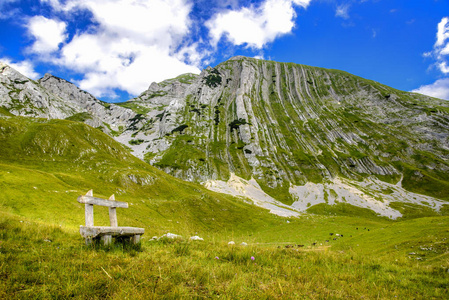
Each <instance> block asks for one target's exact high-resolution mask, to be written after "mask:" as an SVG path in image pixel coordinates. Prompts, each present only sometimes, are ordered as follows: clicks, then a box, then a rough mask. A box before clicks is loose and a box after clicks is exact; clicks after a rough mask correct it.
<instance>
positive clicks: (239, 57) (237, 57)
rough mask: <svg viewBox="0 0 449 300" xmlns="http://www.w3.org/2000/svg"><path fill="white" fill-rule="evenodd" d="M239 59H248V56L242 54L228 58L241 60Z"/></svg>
mask: <svg viewBox="0 0 449 300" xmlns="http://www.w3.org/2000/svg"><path fill="white" fill-rule="evenodd" d="M241 59H249V57H246V56H243V55H237V56H233V57H231V58H230V59H228V60H241Z"/></svg>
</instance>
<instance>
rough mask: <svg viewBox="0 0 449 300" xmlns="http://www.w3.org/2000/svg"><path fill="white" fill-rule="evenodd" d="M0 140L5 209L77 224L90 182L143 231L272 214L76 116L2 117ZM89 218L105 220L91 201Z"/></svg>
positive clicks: (267, 218) (122, 220)
mask: <svg viewBox="0 0 449 300" xmlns="http://www.w3.org/2000/svg"><path fill="white" fill-rule="evenodd" d="M0 144H1V145H2V147H1V148H0V165H1V168H0V188H1V190H2V193H1V195H0V207H1V208H2V210H3V211H7V212H9V213H11V214H15V215H19V216H25V217H28V218H31V219H34V220H41V221H43V222H46V223H51V224H58V225H60V224H61V225H65V226H69V227H71V228H76V227H77V226H79V225H81V224H83V223H84V208H83V206H82V205H81V204H79V203H78V202H76V198H77V197H78V196H79V195H81V194H84V193H86V192H87V190H89V189H93V190H94V194H95V196H98V197H106V198H107V197H109V196H110V195H111V194H115V195H116V199H117V200H118V201H126V202H129V203H130V208H128V209H119V211H118V218H119V225H120V224H121V225H128V226H141V227H145V228H147V230H148V231H147V232H148V235H158V234H162V233H163V232H166V231H167V230H170V231H177V232H178V233H180V232H182V233H185V234H191V233H195V232H201V233H205V234H206V233H212V232H215V231H217V230H223V229H228V230H229V231H232V230H238V228H241V227H243V228H256V227H257V226H260V225H261V224H265V223H270V222H275V221H276V220H277V218H276V217H274V216H272V215H269V214H267V213H266V211H264V210H262V209H259V208H257V207H255V206H252V205H248V204H245V203H243V202H242V201H240V200H236V199H234V198H232V197H228V196H225V195H221V194H217V193H214V192H211V191H208V190H206V189H204V188H203V187H201V186H200V185H197V184H191V183H186V182H183V181H181V180H179V179H176V178H174V177H171V176H169V175H167V174H165V173H163V172H162V171H159V170H158V169H156V168H154V167H151V166H149V165H148V164H146V163H144V162H142V161H140V160H139V159H137V158H135V157H134V156H132V155H131V154H130V153H129V151H128V150H127V149H126V148H125V147H123V146H122V145H121V144H119V143H117V142H115V141H114V140H113V139H112V138H110V137H109V136H107V135H105V134H103V133H102V132H100V131H99V130H96V129H93V128H91V127H89V126H87V125H84V124H82V123H78V122H71V121H66V120H51V121H47V120H43V119H29V118H18V117H14V118H1V119H0ZM247 216H256V218H251V219H250V218H248V217H247ZM95 219H96V221H97V222H96V224H98V225H107V224H108V216H107V209H103V208H102V207H98V208H97V207H95ZM236 225H239V227H238V228H236Z"/></svg>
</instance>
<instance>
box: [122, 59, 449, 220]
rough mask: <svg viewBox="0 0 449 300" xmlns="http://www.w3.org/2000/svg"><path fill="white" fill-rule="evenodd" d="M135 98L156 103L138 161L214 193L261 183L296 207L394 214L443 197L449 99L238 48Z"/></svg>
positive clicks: (436, 204)
mask: <svg viewBox="0 0 449 300" xmlns="http://www.w3.org/2000/svg"><path fill="white" fill-rule="evenodd" d="M168 90H171V91H173V92H172V94H169V93H167V91H168ZM175 91H176V92H175ZM169 100H171V101H169ZM131 104H136V105H137V104H138V105H139V106H140V107H147V108H148V109H151V112H150V113H148V114H147V115H148V116H150V117H151V118H152V121H153V125H152V128H151V130H152V131H151V130H150V131H149V132H144V133H141V132H139V133H138V135H137V136H138V137H139V139H140V140H141V141H143V143H142V144H143V145H144V146H145V148H146V149H147V150H146V151H147V152H146V153H145V155H144V158H145V160H146V161H148V162H149V163H151V164H153V165H154V166H156V167H158V168H160V169H162V170H164V171H165V172H167V173H169V174H172V175H174V176H176V177H179V178H182V179H185V180H190V181H199V182H206V185H207V186H209V187H215V188H217V190H222V191H227V192H232V193H236V194H241V195H242V194H244V193H238V190H239V189H242V188H243V189H246V190H248V189H249V188H251V189H256V190H257V192H258V193H260V192H264V193H265V194H264V195H263V197H265V198H266V199H271V200H272V199H273V198H275V199H276V200H280V201H282V202H283V203H284V204H287V205H292V207H293V208H295V209H299V210H305V209H307V208H308V207H310V206H313V205H316V204H320V203H324V204H332V203H335V202H348V203H351V204H353V205H357V206H362V207H369V208H371V209H374V210H376V211H377V212H378V213H381V214H383V215H387V216H392V217H397V216H400V213H399V211H400V210H401V205H399V204H398V203H396V204H393V205H389V204H390V203H395V202H409V203H410V202H411V203H418V204H420V205H421V204H423V203H427V204H429V205H430V206H432V207H435V208H437V209H438V207H440V206H441V205H443V203H444V202H441V201H438V200H436V199H434V198H438V199H444V200H448V199H449V195H448V193H447V192H446V191H447V190H448V188H449V186H448V180H449V176H448V174H449V173H448V171H449V164H448V161H447V159H448V158H449V156H448V154H449V152H448V150H449V148H448V145H449V139H448V137H449V103H448V102H447V101H444V100H439V99H433V98H430V97H427V96H423V95H419V94H413V93H407V92H403V91H398V90H395V89H393V88H390V87H387V86H384V85H382V84H379V83H377V82H374V81H370V80H366V79H363V78H360V77H357V76H354V75H351V74H348V73H346V72H342V71H337V70H327V69H322V68H315V67H309V66H303V65H297V64H290V63H278V62H272V61H262V60H256V59H250V58H245V57H235V58H232V59H230V60H229V61H227V62H224V63H222V64H220V65H218V66H217V67H216V68H208V69H206V70H204V71H203V72H202V73H201V74H200V76H198V77H197V78H194V79H193V80H192V81H190V82H186V83H184V84H183V85H181V84H180V82H179V81H178V82H177V81H174V82H172V83H171V84H170V87H168V86H166V85H164V87H163V88H158V85H155V84H153V85H151V86H150V88H149V89H148V90H147V91H145V92H144V93H143V94H142V95H141V96H139V97H138V98H136V99H132V100H130V101H128V105H131ZM155 104H158V105H159V107H156V106H155ZM140 146H142V145H140ZM236 180H237V184H236ZM423 194H424V195H427V196H430V197H427V196H424V195H423ZM253 198H260V195H259V196H256V197H253ZM432 199H433V200H432ZM253 200H254V199H253ZM393 207H395V208H393Z"/></svg>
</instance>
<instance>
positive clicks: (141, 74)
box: [41, 0, 207, 97]
mask: <svg viewBox="0 0 449 300" xmlns="http://www.w3.org/2000/svg"><path fill="white" fill-rule="evenodd" d="M41 2H45V3H47V4H49V5H51V6H52V7H53V9H54V10H56V11H58V12H59V13H62V14H66V16H67V18H68V19H69V20H70V19H71V15H73V13H74V12H75V11H80V10H87V11H89V12H90V13H91V14H92V21H93V22H95V25H92V26H91V27H90V28H89V29H88V30H85V31H80V32H77V33H76V34H75V35H74V36H73V37H72V39H71V40H70V41H67V42H66V43H65V44H64V45H63V46H62V47H61V49H60V50H59V51H58V52H57V55H53V57H52V58H50V57H48V58H47V60H48V61H49V62H53V63H56V64H58V65H60V66H62V67H65V68H68V69H71V70H74V71H77V72H79V73H82V74H84V77H83V78H82V79H81V80H79V81H78V82H77V83H78V84H79V85H80V87H81V88H82V89H85V90H87V91H89V92H91V93H92V94H94V95H95V96H97V97H104V96H108V97H113V95H114V90H115V89H117V88H118V89H121V90H124V91H126V92H128V93H130V94H132V95H137V94H139V93H141V92H143V91H144V90H145V89H147V88H148V86H149V84H150V83H151V82H153V81H162V80H164V79H167V78H170V77H175V76H177V75H179V74H182V73H187V72H192V73H199V71H200V70H199V65H200V63H201V59H202V58H203V55H207V52H200V51H197V50H196V48H197V45H196V44H193V43H187V42H186V38H187V37H188V35H189V34H190V28H191V23H192V21H191V20H190V18H189V14H190V12H191V9H192V4H191V1H190V0H152V1H147V0H132V1H129V0H115V1H110V0H67V1H58V0H41Z"/></svg>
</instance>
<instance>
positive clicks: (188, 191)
mask: <svg viewBox="0 0 449 300" xmlns="http://www.w3.org/2000/svg"><path fill="white" fill-rule="evenodd" d="M0 145H1V147H0V189H1V193H0V299H68V298H70V299H105V298H110V299H160V298H165V299H179V298H188V299H189V298H222V299H336V298H349V299H353V298H354V299H355V298H357V299H361V298H363V299H447V298H449V291H448V289H449V272H448V270H449V243H448V241H447V239H448V238H449V217H447V216H443V215H438V214H435V215H430V216H429V213H428V212H422V213H420V209H419V207H417V208H415V209H411V210H410V211H409V212H408V214H407V215H406V216H405V218H403V219H402V220H397V221H391V220H388V219H385V218H379V217H376V216H375V215H373V214H372V213H369V212H368V211H361V210H360V209H356V208H354V207H350V206H345V205H342V206H339V207H336V208H335V209H334V210H330V209H329V208H328V207H323V208H322V209H319V208H315V210H314V211H313V214H312V213H310V214H305V215H303V216H300V217H298V218H282V217H278V216H275V215H272V214H269V213H268V211H266V210H263V209H261V208H258V207H256V206H254V205H250V204H247V203H245V202H243V201H242V200H240V199H236V198H233V197H230V196H226V195H222V194H218V193H214V192H211V191H208V190H206V189H204V188H203V187H202V186H200V185H197V184H192V183H187V182H184V181H181V180H178V179H176V178H174V177H171V176H168V175H167V174H165V173H163V172H161V171H159V170H157V169H155V168H153V167H151V166H149V165H147V164H146V163H144V162H142V161H140V160H138V159H136V158H134V157H133V156H132V155H131V154H130V153H129V151H128V150H127V149H126V148H124V147H123V146H122V145H120V144H118V143H116V142H115V141H113V140H112V139H111V138H109V137H108V136H106V135H104V134H103V133H101V132H100V131H99V130H96V129H93V128H90V127H88V126H86V125H84V124H81V123H77V122H71V121H61V120H53V121H47V120H37V119H27V118H16V117H13V118H8V117H4V118H0ZM89 189H93V190H94V196H97V197H102V198H107V197H109V196H110V195H111V194H113V193H114V194H115V196H116V199H117V200H118V201H126V202H129V203H130V206H129V208H128V209H120V208H119V209H117V215H118V222H119V225H122V226H125V225H126V226H138V227H143V228H145V235H143V237H142V241H141V243H140V244H139V245H130V244H127V243H115V244H113V245H112V246H110V247H104V246H101V245H97V244H96V245H92V246H86V245H85V244H84V240H83V239H82V237H81V236H80V234H79V229H78V228H79V225H82V224H84V206H83V205H81V204H80V203H78V202H77V201H76V198H77V197H78V196H79V195H81V194H84V193H86V192H87V190H89ZM94 210H95V224H96V225H108V215H107V208H104V207H95V209H94ZM167 232H171V233H175V234H179V235H181V236H182V237H183V238H181V239H175V240H171V239H159V240H152V237H153V236H159V237H160V236H161V235H163V234H165V233H167ZM331 233H332V235H331ZM337 234H338V235H339V236H337ZM194 235H198V236H200V237H202V238H203V239H204V241H191V240H190V239H189V237H191V236H194ZM341 235H343V236H341ZM334 239H335V240H334ZM230 241H234V242H235V245H229V244H228V242H230ZM242 242H245V243H246V244H247V245H246V246H244V245H241V243H242Z"/></svg>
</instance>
